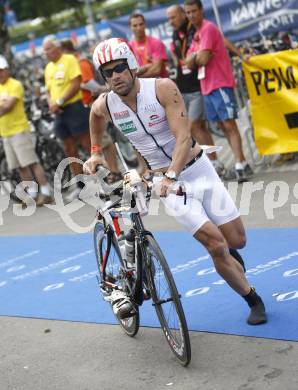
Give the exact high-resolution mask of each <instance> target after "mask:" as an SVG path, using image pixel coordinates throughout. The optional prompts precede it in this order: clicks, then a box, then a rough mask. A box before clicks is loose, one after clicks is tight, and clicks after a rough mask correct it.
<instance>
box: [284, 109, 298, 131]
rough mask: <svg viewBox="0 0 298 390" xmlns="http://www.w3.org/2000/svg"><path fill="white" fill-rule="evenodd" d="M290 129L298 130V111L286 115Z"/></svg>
mask: <svg viewBox="0 0 298 390" xmlns="http://www.w3.org/2000/svg"><path fill="white" fill-rule="evenodd" d="M285 118H286V121H287V124H288V128H289V129H298V111H297V112H291V113H289V114H285Z"/></svg>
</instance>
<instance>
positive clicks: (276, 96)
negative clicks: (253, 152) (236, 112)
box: [243, 50, 298, 155]
mask: <svg viewBox="0 0 298 390" xmlns="http://www.w3.org/2000/svg"><path fill="white" fill-rule="evenodd" d="M243 69H244V75H245V79H246V85H247V88H248V93H249V97H250V101H251V114H252V121H253V126H254V134H255V141H256V145H257V148H258V150H259V152H260V153H261V154H264V155H265V154H277V153H289V152H296V151H298V50H287V51H281V52H277V53H269V54H262V55H258V56H254V57H251V58H250V61H249V64H246V63H243Z"/></svg>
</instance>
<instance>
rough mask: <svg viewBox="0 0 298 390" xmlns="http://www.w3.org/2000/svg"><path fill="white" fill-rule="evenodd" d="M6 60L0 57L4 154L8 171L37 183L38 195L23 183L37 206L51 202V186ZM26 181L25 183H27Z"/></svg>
mask: <svg viewBox="0 0 298 390" xmlns="http://www.w3.org/2000/svg"><path fill="white" fill-rule="evenodd" d="M8 68H9V66H8V63H7V61H6V59H5V58H4V57H2V56H0V135H1V137H2V138H3V146H4V151H5V156H6V160H7V164H8V168H9V169H10V170H13V169H18V170H19V172H20V176H21V179H22V181H26V182H33V180H34V178H35V179H36V181H37V183H38V184H39V192H40V193H39V194H38V196H37V194H36V191H35V186H34V184H33V183H32V185H27V186H26V191H27V193H28V194H29V195H30V196H31V197H33V198H35V197H36V196H37V199H36V204H37V206H42V205H44V204H45V203H51V202H52V201H53V199H52V196H51V189H50V186H49V184H48V182H47V180H46V177H45V173H44V170H43V168H42V166H41V165H40V163H39V161H38V157H37V155H36V153H35V147H34V144H33V140H32V137H31V134H30V131H29V123H28V120H27V117H26V114H25V109H24V102H23V99H24V89H23V86H22V84H21V83H20V82H19V81H18V80H16V79H14V78H12V77H10V73H9V69H8ZM26 184H27V183H26Z"/></svg>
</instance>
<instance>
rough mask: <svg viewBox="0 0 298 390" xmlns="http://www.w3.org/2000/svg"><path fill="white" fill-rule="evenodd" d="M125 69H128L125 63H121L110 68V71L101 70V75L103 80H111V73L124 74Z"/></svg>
mask: <svg viewBox="0 0 298 390" xmlns="http://www.w3.org/2000/svg"><path fill="white" fill-rule="evenodd" d="M126 69H128V65H127V63H126V62H121V64H118V65H116V66H114V68H111V69H102V75H103V76H104V77H105V78H111V77H112V76H113V73H114V72H116V73H122V72H124V71H125V70H126Z"/></svg>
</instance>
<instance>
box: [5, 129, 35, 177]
mask: <svg viewBox="0 0 298 390" xmlns="http://www.w3.org/2000/svg"><path fill="white" fill-rule="evenodd" d="M3 146H4V151H5V156H6V160H7V165H8V169H9V170H13V169H17V168H24V167H27V166H29V165H31V164H34V163H38V162H39V159H38V157H37V154H36V152H35V146H34V142H33V137H32V133H30V131H23V132H21V133H18V134H15V135H13V136H11V137H3Z"/></svg>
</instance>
